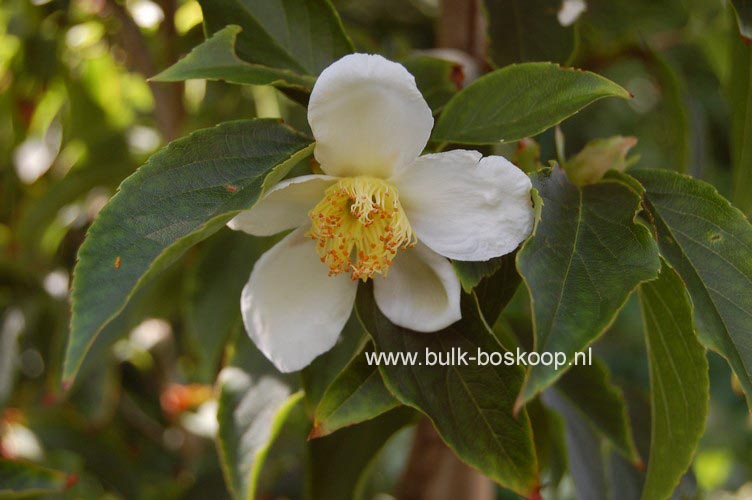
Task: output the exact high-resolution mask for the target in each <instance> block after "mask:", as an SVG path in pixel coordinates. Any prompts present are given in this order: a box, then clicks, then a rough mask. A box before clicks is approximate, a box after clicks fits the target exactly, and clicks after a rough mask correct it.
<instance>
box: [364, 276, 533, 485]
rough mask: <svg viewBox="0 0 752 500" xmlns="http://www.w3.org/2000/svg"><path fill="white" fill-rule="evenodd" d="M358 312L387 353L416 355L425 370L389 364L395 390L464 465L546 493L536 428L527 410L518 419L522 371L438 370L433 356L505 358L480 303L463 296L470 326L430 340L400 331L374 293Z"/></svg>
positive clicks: (473, 365) (386, 369)
mask: <svg viewBox="0 0 752 500" xmlns="http://www.w3.org/2000/svg"><path fill="white" fill-rule="evenodd" d="M356 304H357V312H358V316H359V317H360V319H361V321H362V322H363V326H364V327H365V328H366V330H367V331H368V333H369V334H370V335H371V337H372V338H373V340H374V344H375V347H376V349H377V351H378V352H381V353H416V354H417V356H418V363H417V364H414V365H411V364H401V363H398V364H394V365H391V366H387V365H384V364H382V365H381V366H380V367H379V371H380V372H381V375H382V377H383V380H384V383H385V384H386V386H387V388H388V389H389V390H390V391H391V392H392V394H394V396H395V397H396V398H397V399H398V400H400V402H402V403H403V404H405V405H407V406H411V407H413V408H416V409H418V410H420V411H421V412H423V413H424V414H426V415H427V416H428V417H429V418H430V419H431V421H432V422H433V425H434V427H435V428H436V430H437V431H438V433H439V435H440V436H441V437H442V439H443V440H444V441H445V442H446V443H447V445H449V447H450V448H451V449H452V450H453V451H454V452H455V453H456V454H457V456H458V457H460V459H462V460H463V461H465V462H466V463H468V464H469V465H471V466H473V467H475V468H477V469H478V470H480V471H481V472H483V473H484V474H485V475H487V476H488V477H490V478H491V479H493V480H494V481H497V482H498V483H499V484H501V485H502V486H505V487H507V488H509V489H511V490H513V491H516V492H518V493H520V494H522V495H528V494H530V493H532V492H533V491H536V489H537V488H538V484H539V483H538V471H537V461H536V457H535V451H534V449H533V442H532V432H531V429H530V421H529V419H528V416H527V413H526V412H525V411H522V412H520V413H519V414H518V415H517V416H516V417H515V416H514V415H513V413H512V406H513V403H514V398H515V395H516V394H517V392H518V390H519V387H520V384H521V383H522V370H521V369H520V367H518V366H515V365H513V366H505V365H504V364H503V363H501V364H499V366H492V365H491V364H485V365H481V364H479V362H478V360H475V361H473V360H466V362H467V364H466V365H462V364H459V363H457V364H455V365H454V366H439V365H433V366H430V365H429V364H428V363H430V361H431V360H429V359H427V358H426V359H424V358H423V357H424V355H425V354H426V353H427V352H430V353H432V354H434V355H438V354H441V356H443V357H444V358H447V357H448V356H450V355H451V354H450V353H454V356H455V357H456V359H459V357H458V356H460V355H461V352H464V353H467V355H466V356H468V357H472V356H477V355H478V351H479V350H480V351H482V352H484V353H502V355H503V352H504V350H503V348H502V347H501V345H499V343H498V342H497V341H496V339H495V337H494V336H493V334H492V333H491V332H490V331H489V329H488V326H487V325H486V323H485V322H484V321H483V318H482V317H481V316H480V311H479V309H478V304H477V302H476V301H475V298H474V297H472V296H470V295H466V294H463V296H462V319H461V320H460V321H458V322H457V323H455V324H453V325H451V326H450V327H448V328H446V329H444V330H441V331H439V332H435V333H432V334H430V335H426V334H425V333H422V332H413V331H410V330H406V329H404V328H401V327H399V326H396V325H394V324H392V323H391V322H390V321H389V320H388V319H387V318H386V317H385V316H384V315H383V314H382V313H381V311H380V310H379V308H378V307H377V306H376V303H375V301H374V299H373V290H372V287H370V286H365V287H362V288H361V289H360V290H359V291H358V298H357V300H356Z"/></svg>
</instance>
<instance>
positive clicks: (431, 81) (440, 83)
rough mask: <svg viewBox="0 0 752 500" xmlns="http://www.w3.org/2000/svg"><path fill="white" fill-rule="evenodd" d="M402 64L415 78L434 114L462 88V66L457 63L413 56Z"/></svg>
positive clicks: (424, 56)
mask: <svg viewBox="0 0 752 500" xmlns="http://www.w3.org/2000/svg"><path fill="white" fill-rule="evenodd" d="M401 62H402V64H403V65H404V66H405V67H406V68H407V70H408V71H409V72H410V74H412V75H413V76H414V77H415V83H416V84H417V85H418V89H419V90H420V93H421V94H423V98H424V99H425V100H426V102H428V106H429V107H430V108H431V110H432V111H434V112H436V111H438V110H440V109H441V108H442V107H444V105H445V104H446V103H447V101H449V99H451V98H452V96H453V95H454V94H456V93H457V91H458V90H459V89H460V88H462V83H463V81H464V75H463V73H462V66H461V65H459V64H457V63H455V62H452V61H447V60H446V59H438V58H436V57H431V56H426V55H416V56H411V57H409V58H407V59H405V60H403V61H401Z"/></svg>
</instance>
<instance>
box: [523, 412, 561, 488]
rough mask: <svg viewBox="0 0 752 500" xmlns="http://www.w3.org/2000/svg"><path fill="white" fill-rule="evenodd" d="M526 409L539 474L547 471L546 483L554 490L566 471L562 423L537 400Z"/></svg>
mask: <svg viewBox="0 0 752 500" xmlns="http://www.w3.org/2000/svg"><path fill="white" fill-rule="evenodd" d="M526 408H527V411H528V414H529V415H530V423H531V424H532V426H533V436H535V455H536V456H537V457H538V463H539V464H540V467H541V472H546V471H548V476H547V479H548V481H547V483H548V484H549V485H550V486H551V487H553V488H555V487H557V486H558V485H559V483H560V482H561V480H562V478H563V477H564V474H565V473H566V471H567V445H566V441H565V435H564V421H563V419H562V418H561V416H560V415H559V414H558V413H556V412H554V411H552V410H550V409H548V408H547V407H546V406H544V405H543V404H542V403H541V401H540V399H539V398H536V399H534V400H532V401H531V402H530V404H528V405H527V407H526Z"/></svg>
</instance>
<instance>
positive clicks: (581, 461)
mask: <svg viewBox="0 0 752 500" xmlns="http://www.w3.org/2000/svg"><path fill="white" fill-rule="evenodd" d="M543 401H544V402H545V403H546V405H547V406H549V407H551V408H553V409H555V410H556V411H557V412H559V413H560V414H561V416H562V417H563V418H564V422H565V435H566V441H567V459H568V462H569V473H570V474H571V475H572V478H573V479H574V486H575V490H576V491H577V498H578V500H603V499H605V498H609V496H608V484H607V482H606V464H605V456H604V453H603V449H602V445H601V439H600V436H598V434H597V433H596V432H595V429H593V427H592V426H591V425H590V423H588V421H587V420H585V418H584V417H583V415H582V414H581V413H580V412H579V411H577V410H576V409H575V408H574V407H573V406H572V405H571V403H569V402H568V401H567V400H566V399H565V398H563V397H562V396H561V395H560V394H559V393H558V392H556V391H555V390H548V391H546V392H544V393H543Z"/></svg>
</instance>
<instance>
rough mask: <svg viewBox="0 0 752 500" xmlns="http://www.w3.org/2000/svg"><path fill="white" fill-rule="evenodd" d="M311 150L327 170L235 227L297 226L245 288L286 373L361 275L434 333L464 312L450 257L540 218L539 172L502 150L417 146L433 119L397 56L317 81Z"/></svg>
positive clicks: (331, 331) (346, 304)
mask: <svg viewBox="0 0 752 500" xmlns="http://www.w3.org/2000/svg"><path fill="white" fill-rule="evenodd" d="M308 121H309V123H310V125H311V130H312V131H313V135H314V137H315V139H316V147H315V151H314V154H315V156H316V160H317V161H318V162H319V163H320V164H321V169H322V170H323V172H324V173H325V174H326V175H305V176H302V177H295V178H291V179H287V180H285V181H282V182H280V183H279V184H278V185H276V186H275V187H274V188H273V189H272V190H270V191H269V193H268V194H267V195H266V196H265V197H264V198H263V199H262V200H261V201H260V202H259V203H257V204H256V206H254V207H253V208H252V209H251V210H248V211H246V212H242V213H240V214H239V215H238V216H237V217H235V218H234V219H233V220H232V221H230V223H229V226H230V227H231V228H233V229H238V230H242V231H245V232H247V233H250V234H252V235H257V236H268V235H272V234H275V233H278V232H281V231H285V230H288V229H293V228H297V229H295V230H294V231H293V232H292V233H290V234H289V235H288V236H286V237H285V238H284V239H283V240H282V241H280V242H279V243H278V244H277V245H275V246H274V247H273V248H272V249H271V250H269V251H268V252H266V253H265V254H264V255H262V256H261V258H260V259H259V260H258V262H256V265H255V267H254V269H253V272H252V273H251V277H250V279H249V280H248V283H247V284H246V286H245V288H244V289H243V294H242V297H241V309H242V313H243V322H244V324H245V328H246V330H247V331H248V334H249V335H250V337H251V339H252V340H253V341H254V342H255V343H256V345H257V346H258V347H259V349H260V350H261V351H262V352H263V353H264V354H265V355H266V356H267V357H268V358H269V359H270V360H271V361H272V362H273V363H274V364H275V365H276V366H277V368H279V369H280V370H281V371H285V372H287V371H295V370H299V369H301V368H303V367H305V366H306V365H308V364H309V363H310V362H311V361H312V360H313V359H314V358H315V357H316V356H318V355H320V354H322V353H324V352H326V351H327V350H329V349H330V348H331V347H332V346H334V344H335V343H336V341H337V338H338V336H339V334H340V331H341V330H342V327H343V326H344V325H345V322H346V321H347V319H348V317H349V316H350V312H351V310H352V306H353V302H354V300H355V293H356V290H357V282H358V279H361V280H364V281H365V280H367V279H368V278H374V283H373V286H374V295H375V299H376V303H377V304H378V306H379V308H380V309H381V311H382V312H383V313H384V315H386V316H387V317H388V318H389V319H390V320H391V321H392V322H393V323H395V324H397V325H400V326H403V327H405V328H410V329H412V330H417V331H423V332H432V331H436V330H440V329H442V328H445V327H447V326H449V325H450V324H452V323H454V322H455V321H457V320H459V319H460V317H461V313H460V293H461V290H460V283H459V280H458V278H457V275H456V274H455V272H454V269H453V267H452V264H451V263H450V262H449V260H447V257H448V258H450V259H457V260H471V261H472V260H474V261H482V260H488V259H491V258H493V257H497V256H500V255H504V254H507V253H509V252H511V251H513V250H514V249H515V248H516V247H517V246H518V245H519V244H520V242H522V241H523V240H524V239H525V238H527V236H528V235H529V234H530V232H531V230H532V227H533V210H532V206H531V202H530V188H531V184H530V180H529V179H528V177H527V176H526V175H525V174H524V173H523V172H522V171H520V170H519V169H518V168H517V167H515V166H514V165H513V164H511V163H510V162H509V161H507V160H506V159H504V158H502V157H500V156H489V157H486V158H482V157H481V154H480V153H478V152H476V151H464V150H455V151H449V152H446V153H439V154H429V155H425V156H420V157H419V155H420V153H421V151H422V150H423V148H424V147H425V145H426V143H427V142H428V138H429V135H430V133H431V128H432V127H433V117H432V116H431V110H430V109H429V108H428V105H427V104H426V102H425V100H424V99H423V97H422V95H421V94H420V92H419V91H418V88H417V87H416V85H415V79H414V78H413V76H412V75H410V73H408V72H407V70H406V69H405V68H404V67H403V66H401V65H400V64H397V63H394V62H390V61H388V60H386V59H384V58H383V57H381V56H377V55H366V54H351V55H348V56H345V57H343V58H342V59H340V60H339V61H337V62H335V63H334V64H332V65H331V66H329V67H328V68H326V69H325V70H324V71H323V72H322V73H321V76H319V78H318V80H317V82H316V85H315V86H314V88H313V92H312V93H311V99H310V104H309V108H308Z"/></svg>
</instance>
